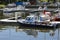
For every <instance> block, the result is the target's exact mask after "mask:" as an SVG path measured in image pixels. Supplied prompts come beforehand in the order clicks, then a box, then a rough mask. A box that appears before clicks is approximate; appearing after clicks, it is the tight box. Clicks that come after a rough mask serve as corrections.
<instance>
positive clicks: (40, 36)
mask: <svg viewBox="0 0 60 40" xmlns="http://www.w3.org/2000/svg"><path fill="white" fill-rule="evenodd" d="M0 40H60V28H51V29H50V28H49V29H48V28H37V27H36V28H35V27H34V28H32V27H22V26H19V25H17V24H0Z"/></svg>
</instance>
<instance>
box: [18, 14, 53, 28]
mask: <svg viewBox="0 0 60 40" xmlns="http://www.w3.org/2000/svg"><path fill="white" fill-rule="evenodd" d="M49 22H50V19H48V18H46V17H45V15H44V16H43V15H40V16H39V17H38V16H36V15H30V16H27V17H26V18H25V19H20V20H18V23H19V24H20V25H21V26H27V27H28V26H30V27H48V28H49V27H51V28H52V27H54V25H53V24H50V23H49Z"/></svg>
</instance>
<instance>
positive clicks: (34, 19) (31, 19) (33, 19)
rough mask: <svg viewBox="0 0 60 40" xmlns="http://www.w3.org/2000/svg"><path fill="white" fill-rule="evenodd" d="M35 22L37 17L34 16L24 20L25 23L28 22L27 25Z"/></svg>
mask: <svg viewBox="0 0 60 40" xmlns="http://www.w3.org/2000/svg"><path fill="white" fill-rule="evenodd" d="M37 20H38V17H37V16H34V15H31V16H27V17H26V19H25V21H26V22H29V23H31V22H36V21H37Z"/></svg>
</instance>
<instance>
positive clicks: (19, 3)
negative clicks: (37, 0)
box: [15, 2, 23, 5]
mask: <svg viewBox="0 0 60 40" xmlns="http://www.w3.org/2000/svg"><path fill="white" fill-rule="evenodd" d="M15 4H16V5H23V2H15Z"/></svg>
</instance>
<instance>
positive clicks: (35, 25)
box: [18, 22, 54, 28]
mask: <svg viewBox="0 0 60 40" xmlns="http://www.w3.org/2000/svg"><path fill="white" fill-rule="evenodd" d="M18 23H19V24H20V26H24V27H40V28H54V26H50V25H42V24H40V25H37V24H26V23H21V22H18Z"/></svg>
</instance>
